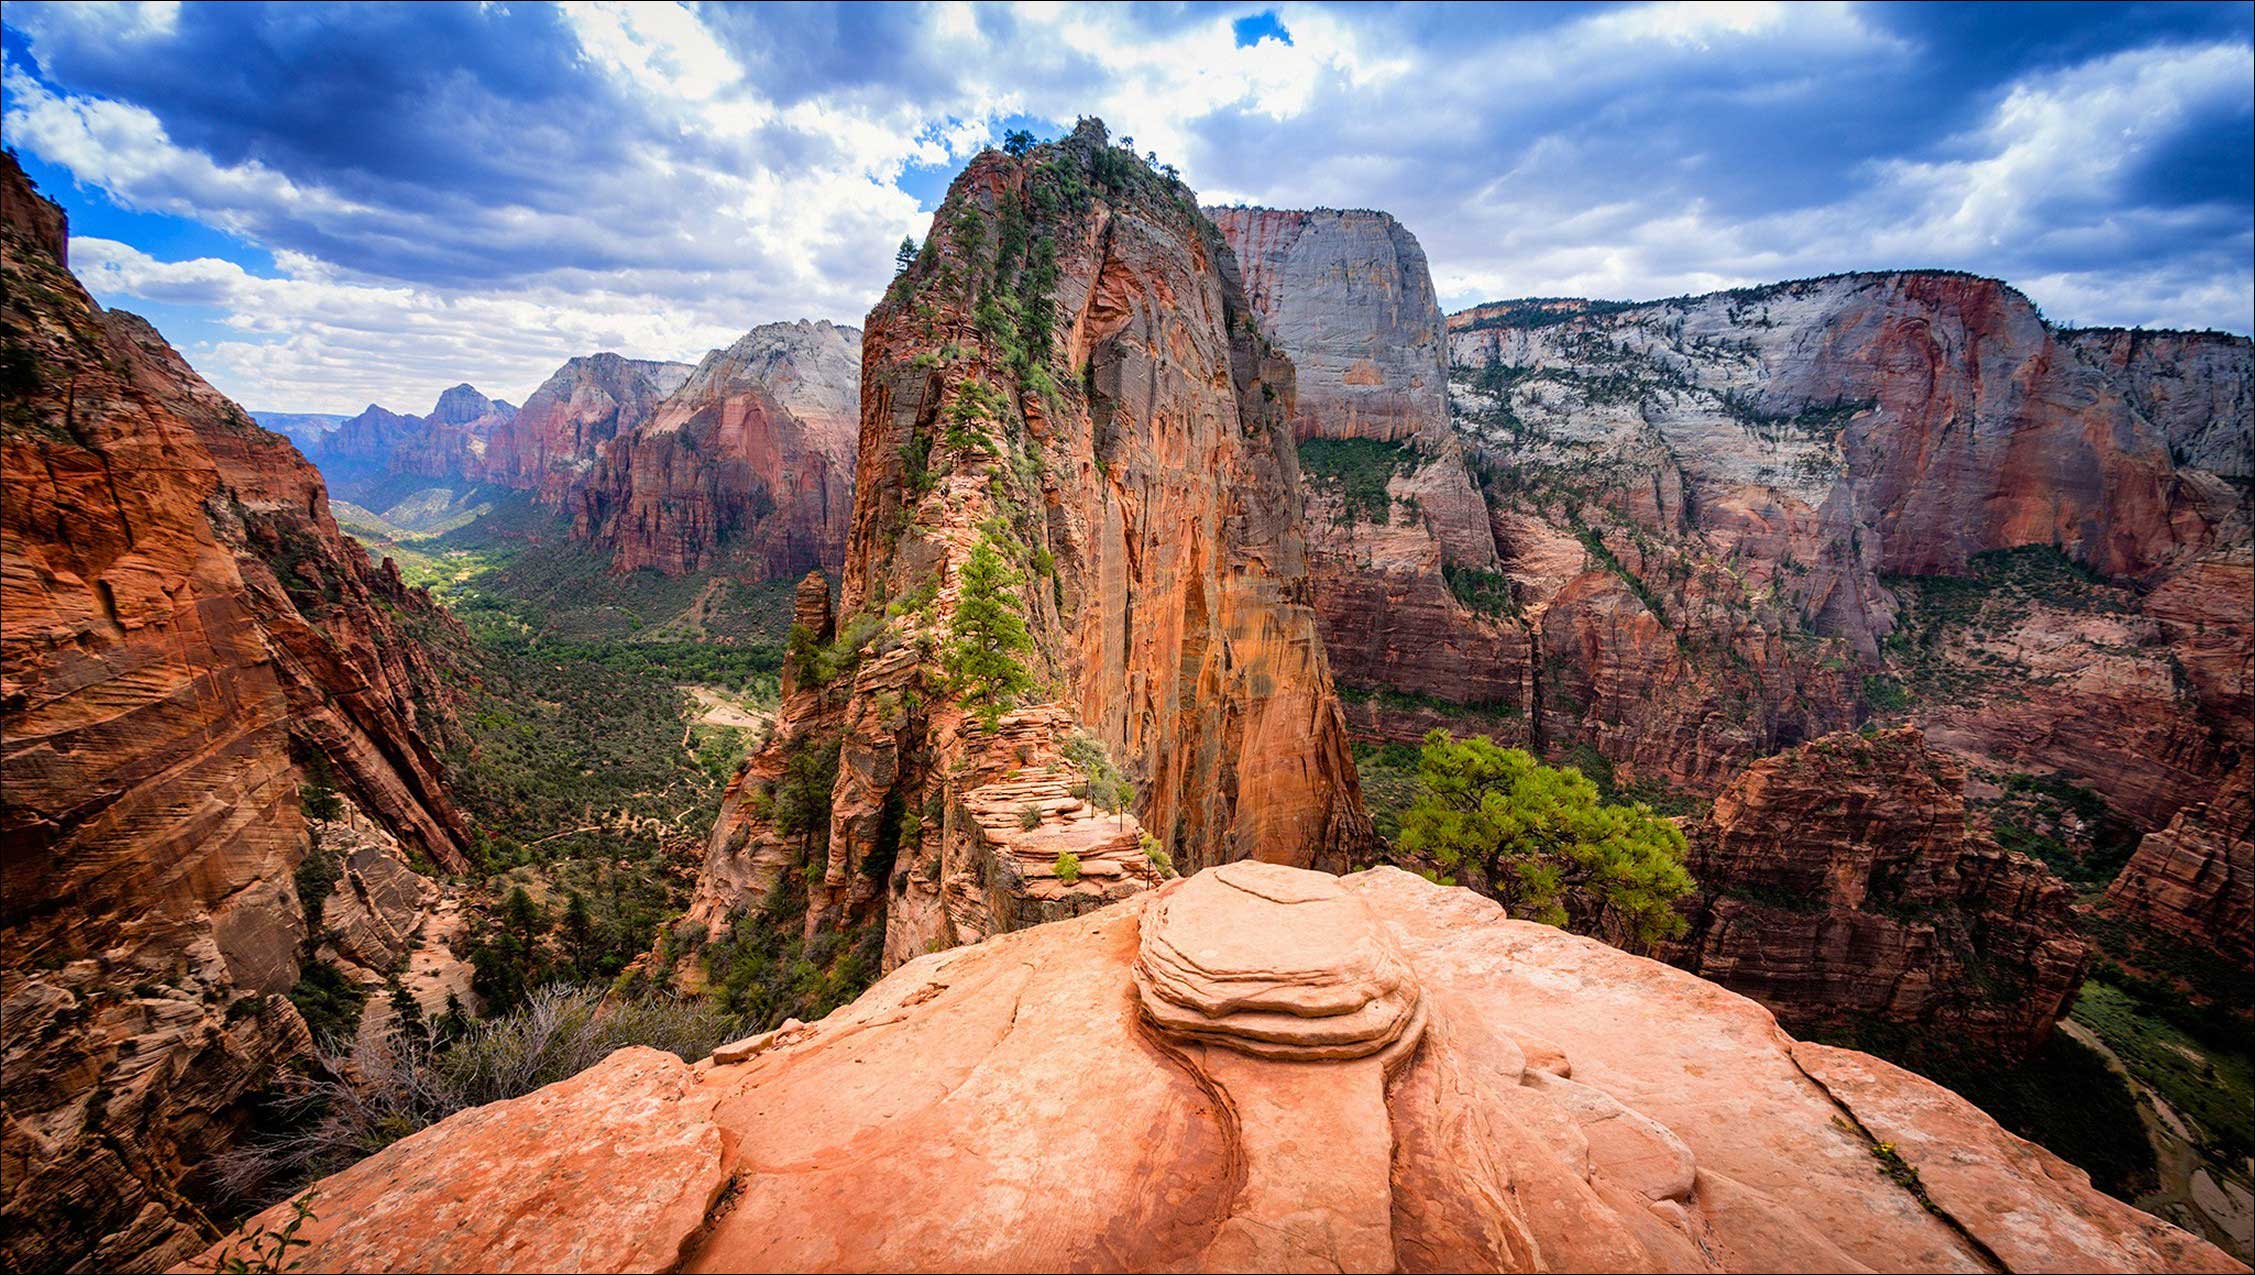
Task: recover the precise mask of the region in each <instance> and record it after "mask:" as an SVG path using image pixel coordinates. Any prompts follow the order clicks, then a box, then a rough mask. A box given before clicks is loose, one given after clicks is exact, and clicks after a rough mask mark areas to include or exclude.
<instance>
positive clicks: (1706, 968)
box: [1669, 730, 2086, 1055]
mask: <svg viewBox="0 0 2255 1275" xmlns="http://www.w3.org/2000/svg"><path fill="white" fill-rule="evenodd" d="M1964 784H1965V771H1964V769H1963V768H1962V767H1961V766H1959V765H1958V764H1957V762H1955V761H1954V760H1952V759H1951V758H1950V756H1949V755H1948V754H1946V753H1942V752H1939V751H1937V750H1934V749H1931V748H1928V747H1927V746H1926V742H1925V740H1924V739H1923V738H1922V737H1921V736H1920V735H1919V733H1918V732H1917V731H1916V730H1896V731H1886V732H1881V733H1879V734H1876V735H1871V736H1862V735H1856V734H1852V733H1846V732H1843V733H1841V734H1838V735H1831V736H1827V737H1825V738H1824V739H1821V740H1818V741H1817V742H1815V743H1812V744H1808V745H1805V746H1803V747H1801V748H1796V749H1794V750H1792V751H1790V752H1786V753H1782V754H1779V755H1778V756H1775V757H1769V758H1765V759H1763V760H1762V761H1759V762H1756V763H1754V764H1753V765H1752V766H1749V767H1747V768H1746V771H1745V773H1744V774H1742V775H1741V776H1740V777H1739V778H1738V779H1737V780H1736V781H1735V782H1734V783H1732V784H1731V786H1730V787H1728V788H1726V789H1724V790H1723V792H1722V794H1721V795H1720V796H1718V797H1717V798H1716V799H1715V807H1714V811H1713V814H1712V815H1711V817H1710V818H1709V819H1708V820H1707V821H1706V822H1705V824H1704V825H1703V826H1701V827H1698V828H1695V829H1693V830H1692V837H1691V843H1692V853H1691V856H1690V861H1689V866H1690V868H1691V871H1692V875H1693V876H1694V877H1695V878H1696V879H1697V880H1698V881H1699V884H1700V886H1701V888H1702V890H1703V892H1704V893H1703V895H1702V898H1701V900H1700V904H1699V906H1698V907H1697V908H1696V909H1695V910H1694V913H1693V918H1692V929H1691V933H1690V935H1689V936H1688V937H1686V938H1685V939H1683V940H1682V941H1681V942H1680V943H1679V944H1678V945H1677V946H1676V948H1675V949H1674V950H1673V951H1671V952H1670V954H1669V959H1670V960H1672V961H1673V962H1674V963H1676V964H1678V965H1681V966H1683V967H1684V968H1685V969H1688V970H1690V971H1692V972H1693V973H1695V974H1698V975H1700V976H1701V977H1703V978H1708V979H1712V980H1714V981H1715V982H1717V983H1720V984H1722V985H1723V986H1725V987H1728V988H1730V989H1731V990H1733V991H1737V992H1742V993H1744V994H1745V995H1748V996H1751V997H1753V998H1754V999H1755V1000H1758V1001H1760V1002H1761V1003H1762V1004H1764V1005H1766V1006H1768V1007H1769V1008H1770V1009H1771V1010H1772V1011H1774V1012H1775V1013H1776V1014H1777V1016H1778V1018H1779V1019H1780V1020H1781V1021H1783V1022H1784V1023H1786V1024H1787V1025H1788V1026H1790V1027H1793V1028H1795V1029H1796V1030H1805V1029H1809V1028H1814V1027H1841V1026H1850V1027H1852V1026H1855V1025H1858V1024H1860V1023H1866V1022H1884V1023H1891V1024H1900V1025H1906V1026H1912V1027H1916V1028H1918V1029H1920V1031H1921V1032H1922V1033H1925V1034H1926V1035H1927V1037H1928V1038H1929V1039H1934V1040H1948V1041H1951V1042H1954V1043H1956V1044H1959V1045H1963V1046H1974V1047H1980V1048H1985V1049H1993V1050H1996V1051H1998V1052H2001V1053H2003V1054H2006V1055H2017V1054H2020V1053H2024V1052H2026V1051H2027V1050H2029V1049H2032V1048H2034V1047H2035V1046H2036V1045H2037V1044H2039V1043H2041V1042H2042V1040H2043V1039H2044V1037H2045V1036H2047V1035H2048V1034H2049V1033H2050V1032H2051V1028H2052V1024H2053V1023H2054V1022H2055V1021H2057V1019H2058V1018H2059V1016H2060V1015H2061V1014H2063V1013H2065V1012H2066V1010H2067V1006H2068V1002H2069V1001H2070V1000H2071V999H2072V998H2073V997H2074V995H2075V989H2076V987H2077V986H2079V985H2080V984H2081V982H2082V978H2083V965H2084V961H2085V957H2086V950H2085V946H2084V943H2083V941H2082V939H2081V938H2080V937H2078V935H2077V933H2076V929H2075V924H2074V917H2073V915H2072V914H2071V912H2070V910H2069V907H2070V904H2071V903H2072V902H2073V900H2074V896H2073V893H2072V892H2071V891H2070V890H2069V889H2068V887H2067V886H2066V884H2065V883H2063V882H2061V881H2059V880H2058V879H2057V878H2055V877H2053V876H2052V875H2051V873H2050V872H2049V871H2048V870H2047V869H2046V868H2045V867H2044V866H2043V865H2042V864H2040V863H2037V862H2036V861H2035V860H2033V859H2029V858H2026V857H2024V856H2021V855H2017V854H2011V853H2008V852H2006V851H2004V850H2001V849H1999V848H1998V847H1997V846H1996V844H1995V843H1994V842H1992V841H1990V840H1989V839H1988V838H1987V837H1986V836H1982V835H1978V834H1977V833H1975V832H1974V831H1973V830H1971V829H1969V828H1968V827H1967V825H1966V818H1965V799H1964Z"/></svg>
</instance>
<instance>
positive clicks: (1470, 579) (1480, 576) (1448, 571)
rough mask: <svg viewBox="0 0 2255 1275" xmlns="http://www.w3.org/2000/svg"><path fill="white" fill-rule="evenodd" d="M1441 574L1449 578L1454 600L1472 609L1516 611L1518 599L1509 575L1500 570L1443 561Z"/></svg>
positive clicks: (1495, 612)
mask: <svg viewBox="0 0 2255 1275" xmlns="http://www.w3.org/2000/svg"><path fill="white" fill-rule="evenodd" d="M1441 578H1442V579H1444V580H1446V581H1448V586H1449V592H1450V593H1453V594H1455V595H1456V600H1457V601H1459V602H1461V603H1463V604H1464V605H1465V606H1467V607H1470V608H1471V609H1472V610H1474V611H1478V612H1480V613H1482V614H1483V615H1510V616H1516V615H1518V614H1519V602H1518V600H1517V599H1516V598H1514V597H1513V596H1512V592H1511V578H1510V577H1509V576H1506V575H1504V574H1503V573H1502V572H1500V571H1482V570H1481V569H1479V568H1478V567H1460V566H1458V565H1456V564H1455V563H1453V562H1443V563H1442V564H1441Z"/></svg>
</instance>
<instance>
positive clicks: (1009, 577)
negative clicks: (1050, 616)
mask: <svg viewBox="0 0 2255 1275" xmlns="http://www.w3.org/2000/svg"><path fill="white" fill-rule="evenodd" d="M1033 649H1034V644H1033V638H1032V636H1031V635H1030V634H1028V633H1027V631H1026V617H1025V611H1024V604H1023V602H1022V601H1021V600H1020V599H1019V597H1018V573H1017V572H1016V571H1013V570H1012V569H1011V568H1010V566H1009V565H1008V564H1007V563H1005V562H1004V561H1003V560H1002V555H1001V554H998V553H996V552H995V550H994V545H993V543H992V542H991V541H989V540H988V539H987V538H986V537H985V536H983V535H982V536H981V537H980V538H979V542H978V544H976V545H975V546H973V547H972V550H971V556H970V557H969V558H967V559H965V560H964V563H963V574H962V578H961V581H960V588H959V590H958V593H957V597H956V604H955V614H954V615H953V616H952V617H950V619H949V622H948V641H947V647H946V650H945V652H944V654H943V657H942V660H941V666H942V668H943V670H944V671H945V673H946V676H947V681H948V685H949V686H950V687H952V688H954V690H955V691H956V692H957V693H958V694H960V695H961V696H962V697H963V703H964V706H965V707H966V708H967V709H969V710H970V711H971V713H972V714H973V715H975V716H976V717H977V718H978V719H979V721H980V722H981V723H982V724H984V725H985V726H986V728H987V729H988V730H990V731H991V730H993V729H994V728H995V724H996V723H997V722H998V721H999V720H1000V719H1001V717H1002V714H1003V713H1004V712H1005V711H1007V710H1008V709H1010V708H1012V707H1014V706H1016V704H1017V702H1018V699H1019V697H1020V696H1022V695H1024V694H1025V693H1026V692H1027V691H1029V690H1032V689H1033V687H1034V677H1033V674H1032V673H1031V672H1029V671H1028V670H1027V669H1026V666H1025V665H1024V664H1022V663H1020V662H1019V657H1020V656H1023V655H1027V654H1030V653H1031V652H1032V651H1033Z"/></svg>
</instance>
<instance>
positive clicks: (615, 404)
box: [474, 354, 693, 508]
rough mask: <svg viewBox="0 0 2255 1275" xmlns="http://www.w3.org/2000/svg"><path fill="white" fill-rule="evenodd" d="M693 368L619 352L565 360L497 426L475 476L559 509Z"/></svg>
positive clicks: (676, 388) (686, 378)
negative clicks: (614, 443) (607, 447)
mask: <svg viewBox="0 0 2255 1275" xmlns="http://www.w3.org/2000/svg"><path fill="white" fill-rule="evenodd" d="M692 370H693V369H692V368H691V367H690V365H689V364H686V363H664V362H659V361H656V360H651V359H629V358H622V357H620V356H619V355H616V354H590V355H587V356H585V357H582V358H576V359H572V360H569V361H568V362H566V363H565V364H564V365H563V366H562V367H560V368H557V369H556V371H555V372H554V374H552V375H551V376H549V378H548V379H547V380H546V381H543V382H541V385H540V388H539V389H537V390H534V391H533V393H532V396H531V397H530V398H527V399H526V400H525V405H524V406H523V407H520V408H518V409H517V410H516V412H515V413H514V414H513V415H510V416H509V417H508V418H507V419H505V420H502V421H500V422H499V423H498V424H497V425H496V426H495V427H494V429H493V431H492V433H491V435H490V436H489V437H488V438H487V439H486V446H485V455H484V457H483V459H482V462H481V463H480V464H479V466H478V467H477V470H476V473H475V475H474V476H475V477H476V478H478V479H480V480H482V481H485V482H490V483H498V484H500V485H501V486H504V487H514V488H518V489H520V490H526V491H532V492H535V493H537V494H538V496H539V499H540V501H541V503H543V504H546V505H549V506H552V507H559V508H560V507H563V506H564V504H565V502H566V500H567V499H568V498H569V497H570V495H571V491H572V489H573V487H574V486H575V485H577V484H578V483H579V482H581V481H583V480H584V479H585V477H586V476H587V474H588V473H589V471H591V470H592V469H593V468H594V465H595V458H596V455H597V453H598V452H599V451H600V450H601V449H602V447H603V445H604V444H605V443H608V442H610V441H611V440H612V439H613V438H616V437H618V436H619V435H621V434H627V433H631V432H633V430H634V429H635V427H636V426H638V425H640V424H641V423H642V422H643V421H645V420H648V419H649V418H650V414H651V413H652V412H654V411H656V410H657V407H658V404H659V403H661V402H663V401H664V400H665V398H666V396H667V395H669V394H672V393H673V392H674V391H675V390H678V389H680V388H681V386H682V383H683V382H685V381H687V380H688V379H689V374H690V372H691V371H692Z"/></svg>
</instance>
